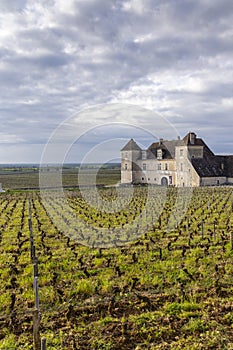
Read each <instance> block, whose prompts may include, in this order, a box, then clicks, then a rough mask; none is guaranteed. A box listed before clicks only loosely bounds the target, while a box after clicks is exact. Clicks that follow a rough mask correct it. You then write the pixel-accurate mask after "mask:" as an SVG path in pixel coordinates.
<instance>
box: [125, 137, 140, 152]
mask: <svg viewBox="0 0 233 350" xmlns="http://www.w3.org/2000/svg"><path fill="white" fill-rule="evenodd" d="M121 151H141V148H140V147H139V146H138V144H137V143H136V142H135V141H134V139H131V140H129V142H127V144H126V145H125V146H124V147H123V148H122V150H121Z"/></svg>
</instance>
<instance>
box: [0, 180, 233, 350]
mask: <svg viewBox="0 0 233 350" xmlns="http://www.w3.org/2000/svg"><path fill="white" fill-rule="evenodd" d="M126 191H127V190H126ZM146 191H147V189H146V188H144V189H142V188H137V189H136V190H135V193H134V199H133V201H132V203H131V204H132V205H131V206H130V205H129V206H128V207H126V208H124V209H123V210H122V212H119V213H117V214H113V213H107V214H106V213H101V210H100V211H99V212H97V211H96V210H93V208H90V206H89V205H87V203H85V201H84V200H83V198H82V197H81V195H80V193H79V192H78V191H67V192H66V196H67V200H68V202H69V203H70V205H72V208H73V211H75V212H76V213H78V215H82V217H83V218H84V219H85V220H87V221H89V224H90V225H93V224H94V223H96V224H97V225H100V224H101V223H102V224H103V225H105V226H106V227H109V225H110V226H111V225H115V224H117V225H118V226H119V227H121V226H120V225H121V223H123V222H124V223H127V222H131V221H132V217H133V210H136V211H138V212H140V208H143V207H144V200H145V196H146ZM99 193H100V195H101V197H102V198H105V199H106V200H111V198H112V197H113V195H114V192H113V190H112V189H111V188H107V189H102V190H99ZM27 194H28V193H27V192H24V191H22V192H9V193H2V194H1V196H0V209H1V215H0V240H1V244H0V278H1V285H0V349H17V350H18V349H29V350H30V349H33V346H32V344H33V337H32V311H33V308H34V291H33V266H32V262H31V260H30V253H29V248H30V242H29V240H28V238H29V232H28V199H27ZM176 194H177V192H176V189H170V190H169V192H168V193H167V197H166V203H165V206H164V209H163V212H162V213H161V220H158V221H157V222H155V223H154V225H149V226H148V231H147V232H145V233H144V234H143V235H142V236H141V237H137V239H136V240H135V241H132V242H131V243H128V244H126V245H124V246H122V247H119V248H117V247H115V248H108V249H104V248H103V249H99V248H97V247H96V248H90V247H88V246H84V245H81V244H80V242H79V240H72V239H70V240H68V239H67V237H66V235H65V234H64V233H65V232H64V233H62V232H60V231H59V230H58V228H57V227H56V225H55V224H53V223H52V222H51V219H50V218H49V217H48V215H47V213H46V208H45V207H44V205H43V203H42V201H41V198H40V195H39V193H38V192H36V191H35V192H32V191H31V192H30V198H31V208H32V225H33V234H34V239H35V247H36V254H37V256H38V262H39V293H40V307H41V335H42V336H46V338H47V348H48V349H49V350H50V349H56V350H61V349H72V348H73V349H75V348H76V349H83V350H84V349H90V350H91V349H112V350H118V349H123V350H126V349H127V350H128V349H129V350H131V349H132V350H133V349H172V350H173V349H219V350H222V349H233V346H232V338H233V317H232V309H233V297H232V295H233V282H232V275H233V264H232V259H233V250H232V247H231V243H230V232H232V230H233V226H232V223H233V206H232V199H233V198H232V188H230V187H227V188H201V189H195V190H194V194H193V198H192V200H191V202H190V205H189V207H188V209H187V212H186V213H185V217H184V218H183V219H182V220H181V222H180V223H179V225H178V227H177V228H175V229H174V230H172V231H166V222H167V216H168V215H170V213H171V212H172V210H173V208H174V203H175V199H176ZM51 204H52V205H53V207H54V213H56V215H58V216H59V215H61V214H62V215H64V214H66V211H65V210H63V209H62V208H61V205H60V202H59V201H58V200H57V201H56V200H55V199H53V201H52V200H51ZM212 212H213V213H214V214H212ZM97 214H98V215H97ZM150 214H151V213H150ZM67 215H68V214H67ZM148 218H150V215H148ZM187 218H188V221H189V230H188V232H187V227H186V223H187ZM63 219H64V218H63ZM63 219H62V216H61V217H60V220H63ZM202 220H204V223H205V226H207V222H208V228H209V231H208V230H207V229H205V231H204V235H202V232H201V226H200V224H201V222H202ZM214 220H215V221H216V224H215V232H214V226H213V222H214ZM76 224H77V225H76V228H77V229H78V230H79V229H80V226H79V224H80V223H79V221H77V223H76ZM69 225H70V224H69ZM64 227H67V226H64ZM159 248H160V249H159ZM14 296H15V301H14ZM13 301H14V302H13Z"/></svg>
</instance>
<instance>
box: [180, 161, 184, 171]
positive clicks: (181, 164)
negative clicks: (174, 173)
mask: <svg viewBox="0 0 233 350" xmlns="http://www.w3.org/2000/svg"><path fill="white" fill-rule="evenodd" d="M183 168H184V167H183V163H180V171H183V170H184V169H183Z"/></svg>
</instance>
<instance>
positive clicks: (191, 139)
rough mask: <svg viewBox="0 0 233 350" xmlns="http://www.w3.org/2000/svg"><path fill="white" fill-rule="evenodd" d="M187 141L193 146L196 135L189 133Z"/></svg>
mask: <svg viewBox="0 0 233 350" xmlns="http://www.w3.org/2000/svg"><path fill="white" fill-rule="evenodd" d="M189 141H190V143H191V145H195V141H196V134H195V133H194V132H190V133H189Z"/></svg>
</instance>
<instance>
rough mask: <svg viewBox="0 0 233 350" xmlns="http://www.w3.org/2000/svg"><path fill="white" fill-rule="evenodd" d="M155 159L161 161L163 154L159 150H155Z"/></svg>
mask: <svg viewBox="0 0 233 350" xmlns="http://www.w3.org/2000/svg"><path fill="white" fill-rule="evenodd" d="M157 159H163V152H162V150H161V149H158V150H157Z"/></svg>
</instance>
